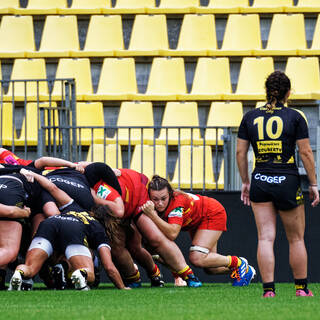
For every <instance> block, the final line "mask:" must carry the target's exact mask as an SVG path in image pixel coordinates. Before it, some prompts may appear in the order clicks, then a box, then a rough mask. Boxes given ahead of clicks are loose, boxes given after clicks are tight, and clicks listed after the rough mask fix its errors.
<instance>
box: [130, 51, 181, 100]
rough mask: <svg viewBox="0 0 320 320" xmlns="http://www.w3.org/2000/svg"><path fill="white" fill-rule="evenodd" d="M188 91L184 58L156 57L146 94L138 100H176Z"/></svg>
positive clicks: (138, 97) (140, 95)
mask: <svg viewBox="0 0 320 320" xmlns="http://www.w3.org/2000/svg"><path fill="white" fill-rule="evenodd" d="M186 93H187V84H186V76H185V67H184V60H183V59H182V58H170V57H166V58H154V59H153V62H152V65H151V71H150V76H149V81H148V86H147V90H146V93H145V94H139V95H137V99H136V100H176V99H177V97H178V95H179V94H186Z"/></svg>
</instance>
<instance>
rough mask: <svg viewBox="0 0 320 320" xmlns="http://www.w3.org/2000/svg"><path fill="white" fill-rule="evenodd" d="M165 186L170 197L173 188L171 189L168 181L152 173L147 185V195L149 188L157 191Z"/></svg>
mask: <svg viewBox="0 0 320 320" xmlns="http://www.w3.org/2000/svg"><path fill="white" fill-rule="evenodd" d="M165 188H167V189H168V192H169V196H170V198H172V196H173V191H174V190H173V189H172V187H171V184H170V183H169V181H168V180H167V179H165V178H162V177H160V176H158V175H154V176H153V177H152V179H151V181H150V182H149V185H148V193H149V197H150V190H156V191H158V190H162V189H165Z"/></svg>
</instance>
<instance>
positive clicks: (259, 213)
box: [251, 202, 277, 240]
mask: <svg viewBox="0 0 320 320" xmlns="http://www.w3.org/2000/svg"><path fill="white" fill-rule="evenodd" d="M251 207H252V210H253V213H254V218H255V221H256V225H257V230H258V239H259V240H272V239H273V240H274V238H275V236H276V222H277V210H276V208H275V207H274V205H273V203H272V202H251Z"/></svg>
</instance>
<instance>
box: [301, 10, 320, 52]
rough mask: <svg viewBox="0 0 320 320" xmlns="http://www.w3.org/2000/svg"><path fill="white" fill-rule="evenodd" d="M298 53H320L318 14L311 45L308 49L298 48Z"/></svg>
mask: <svg viewBox="0 0 320 320" xmlns="http://www.w3.org/2000/svg"><path fill="white" fill-rule="evenodd" d="M319 11H320V8H319ZM298 54H299V55H312V56H314V55H320V14H319V15H318V18H317V23H316V26H315V29H314V34H313V40H312V45H311V48H310V49H300V50H298Z"/></svg>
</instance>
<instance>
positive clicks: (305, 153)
mask: <svg viewBox="0 0 320 320" xmlns="http://www.w3.org/2000/svg"><path fill="white" fill-rule="evenodd" d="M297 146H298V149H299V155H300V157H301V160H302V162H303V166H304V168H305V169H306V172H307V176H308V179H309V184H310V188H309V189H310V197H311V199H312V200H313V201H312V203H311V205H312V206H313V207H314V206H316V205H317V204H318V203H319V191H318V185H317V177H316V171H315V164H314V157H313V152H312V149H311V146H310V141H309V138H306V139H299V140H297Z"/></svg>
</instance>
